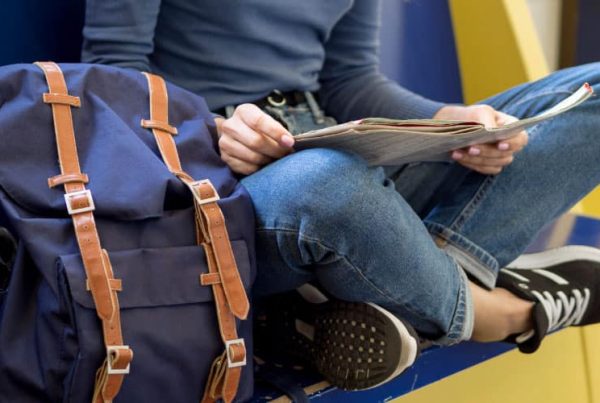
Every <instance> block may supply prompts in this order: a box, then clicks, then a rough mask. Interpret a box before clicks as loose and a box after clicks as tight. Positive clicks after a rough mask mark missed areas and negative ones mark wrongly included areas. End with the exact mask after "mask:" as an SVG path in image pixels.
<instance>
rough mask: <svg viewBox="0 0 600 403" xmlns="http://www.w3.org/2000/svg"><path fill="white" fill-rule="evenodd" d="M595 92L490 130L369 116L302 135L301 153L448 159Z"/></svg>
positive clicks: (585, 90)
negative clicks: (341, 152) (329, 151)
mask: <svg viewBox="0 0 600 403" xmlns="http://www.w3.org/2000/svg"><path fill="white" fill-rule="evenodd" d="M592 93H593V90H592V87H591V86H590V85H589V84H587V83H586V84H584V85H583V86H582V87H581V88H580V89H579V90H577V91H576V92H575V93H573V94H572V95H571V96H569V97H568V98H566V99H564V100H563V101H561V102H560V103H558V104H557V105H555V106H553V107H552V108H550V109H548V110H546V111H544V112H542V113H540V114H539V115H537V116H533V117H530V118H526V119H521V120H518V121H516V122H513V123H510V124H507V125H505V126H501V127H497V128H486V127H484V125H483V124H481V123H478V122H463V121H444V120H433V119H429V120H422V119H411V120H393V119H383V118H367V119H362V120H357V121H352V122H348V123H343V124H339V125H336V126H331V127H327V128H325V129H320V130H313V131H310V132H306V133H301V134H298V135H296V136H295V139H296V145H295V149H296V150H303V149H307V148H316V147H320V148H322V147H326V148H337V149H341V150H346V151H351V152H355V153H357V154H359V155H361V156H362V157H363V158H365V159H366V160H367V162H368V163H369V165H402V164H406V163H409V162H417V161H448V160H450V151H451V150H455V149H459V148H463V147H467V146H470V145H473V144H482V143H490V142H496V141H500V140H505V139H508V138H510V137H512V136H515V135H516V134H517V133H519V132H520V131H522V130H524V129H527V128H528V127H531V126H533V125H535V124H537V123H539V122H542V121H544V120H546V119H550V118H552V117H554V116H556V115H559V114H561V113H563V112H566V111H568V110H569V109H572V108H574V107H576V106H577V105H579V104H581V103H582V102H584V101H585V100H586V99H588V98H589V97H590V96H591V95H592Z"/></svg>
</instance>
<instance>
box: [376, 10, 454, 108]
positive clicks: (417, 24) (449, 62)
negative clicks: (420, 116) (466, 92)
mask: <svg viewBox="0 0 600 403" xmlns="http://www.w3.org/2000/svg"><path fill="white" fill-rule="evenodd" d="M380 54H381V71H382V72H383V73H384V74H385V75H387V76H388V77H390V78H392V79H394V80H396V81H398V82H399V83H400V84H402V85H403V86H405V87H406V88H408V89H410V90H412V91H414V92H417V93H419V94H421V95H424V96H426V97H428V98H432V99H436V100H438V101H445V102H462V99H463V97H462V89H461V81H460V71H459V68H458V61H457V58H456V47H455V45H454V34H453V32H452V21H451V18H450V10H449V7H448V2H447V0H383V13H382V30H381V50H380Z"/></svg>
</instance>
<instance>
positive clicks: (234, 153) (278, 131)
mask: <svg viewBox="0 0 600 403" xmlns="http://www.w3.org/2000/svg"><path fill="white" fill-rule="evenodd" d="M216 123H217V130H218V133H219V149H220V151H221V158H222V159H223V161H224V162H225V163H226V164H227V165H229V167H230V168H231V169H232V170H233V171H234V172H237V173H241V174H244V175H249V174H251V173H253V172H256V171H257V170H258V169H260V167H262V166H264V165H266V164H268V163H270V162H271V161H273V160H274V159H278V158H281V157H283V156H285V155H287V154H289V153H290V152H292V151H293V150H292V148H291V146H292V145H293V144H294V139H293V137H292V136H291V135H290V133H289V132H288V131H287V130H286V129H285V128H284V127H283V126H282V125H281V124H280V123H278V122H277V121H276V120H274V119H273V118H272V117H270V116H269V115H267V114H265V113H264V112H262V111H261V110H260V109H259V108H258V107H256V106H255V105H252V104H244V105H240V106H239V107H237V108H236V110H235V112H234V114H233V116H232V117H231V118H229V119H222V118H217V119H216Z"/></svg>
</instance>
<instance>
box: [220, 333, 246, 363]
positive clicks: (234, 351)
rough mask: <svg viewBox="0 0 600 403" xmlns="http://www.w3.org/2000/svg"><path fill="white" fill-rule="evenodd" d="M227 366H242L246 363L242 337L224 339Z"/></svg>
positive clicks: (244, 344)
mask: <svg viewBox="0 0 600 403" xmlns="http://www.w3.org/2000/svg"><path fill="white" fill-rule="evenodd" d="M225 353H226V354H227V368H236V367H243V366H245V365H246V343H245V342H244V339H241V338H240V339H233V340H227V341H225Z"/></svg>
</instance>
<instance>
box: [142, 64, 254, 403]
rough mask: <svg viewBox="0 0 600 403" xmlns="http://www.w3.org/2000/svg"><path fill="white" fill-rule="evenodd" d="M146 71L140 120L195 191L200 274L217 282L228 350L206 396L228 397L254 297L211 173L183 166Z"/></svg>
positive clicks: (161, 99) (158, 91) (160, 96)
mask: <svg viewBox="0 0 600 403" xmlns="http://www.w3.org/2000/svg"><path fill="white" fill-rule="evenodd" d="M143 74H144V75H145V76H146V79H147V80H148V87H149V92H150V119H144V120H142V122H141V125H142V127H145V128H147V129H151V130H152V133H153V134H154V138H155V139H156V142H157V144H158V148H159V151H160V153H161V156H162V158H163V160H164V162H165V164H166V165H167V167H168V168H169V170H170V171H171V172H172V173H173V174H174V175H176V176H177V177H178V178H179V179H180V180H181V181H182V182H183V183H185V185H187V187H188V188H189V189H190V191H191V192H192V195H193V196H194V205H195V209H196V235H197V241H198V244H199V245H202V247H203V248H204V251H205V254H206V259H207V261H208V270H209V273H208V274H203V275H202V276H201V281H200V282H201V284H202V285H211V286H212V288H213V294H214V298H215V304H216V309H217V317H218V320H219V328H220V332H221V338H222V339H223V342H224V343H225V352H224V353H223V354H222V355H221V356H219V357H217V359H216V360H215V361H214V363H213V366H212V368H211V373H210V375H209V380H208V384H207V386H206V389H205V394H204V399H203V401H205V402H210V401H215V400H217V399H218V398H223V400H225V401H226V402H230V401H232V400H233V399H234V397H235V395H236V393H237V388H238V384H239V380H240V375H241V367H242V366H244V365H245V364H246V347H245V343H244V339H240V338H238V336H237V330H236V326H235V318H236V317H237V318H239V319H246V318H247V316H248V311H249V309H250V303H249V302H248V297H247V295H246V291H245V289H244V285H243V283H242V280H241V278H240V275H239V272H238V268H237V265H236V262H235V258H234V256H233V251H232V249H231V242H230V240H229V235H228V233H227V228H226V227H225V217H224V216H223V212H222V211H221V208H220V207H219V205H218V204H217V201H218V200H219V195H218V194H217V191H216V189H215V188H214V186H213V185H212V184H211V182H210V181H209V180H208V179H204V180H200V181H195V180H194V179H193V178H192V177H191V176H190V175H188V174H187V173H185V172H184V171H183V169H182V168H181V162H180V160H179V155H178V153H177V146H176V144H175V141H174V140H173V136H174V135H176V134H177V129H175V128H174V127H173V126H171V125H170V124H169V99H168V94H167V88H166V85H165V82H164V80H163V79H162V78H161V77H159V76H156V75H154V74H149V73H143Z"/></svg>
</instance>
